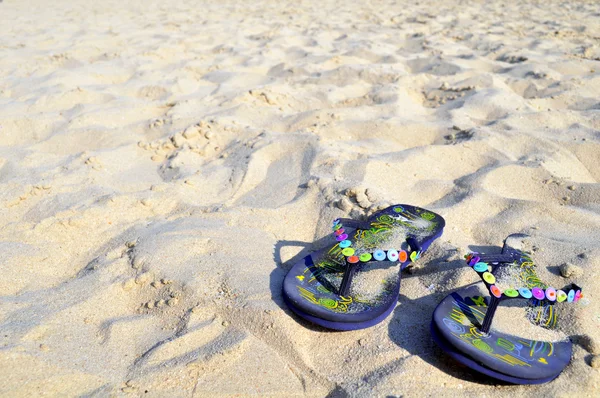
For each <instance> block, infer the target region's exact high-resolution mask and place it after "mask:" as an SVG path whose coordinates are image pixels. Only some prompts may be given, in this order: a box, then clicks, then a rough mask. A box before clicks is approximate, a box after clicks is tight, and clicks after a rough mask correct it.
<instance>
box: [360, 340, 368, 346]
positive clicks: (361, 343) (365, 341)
mask: <svg viewBox="0 0 600 398" xmlns="http://www.w3.org/2000/svg"><path fill="white" fill-rule="evenodd" d="M358 344H359V345H365V344H367V339H360V340H358Z"/></svg>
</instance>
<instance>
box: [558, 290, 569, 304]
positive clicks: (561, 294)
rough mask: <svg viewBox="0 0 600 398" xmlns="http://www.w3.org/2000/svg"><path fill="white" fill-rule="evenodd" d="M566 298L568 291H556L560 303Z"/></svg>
mask: <svg viewBox="0 0 600 398" xmlns="http://www.w3.org/2000/svg"><path fill="white" fill-rule="evenodd" d="M566 299H567V293H565V292H564V291H562V290H557V291H556V301H558V302H559V303H562V302H563V301H565V300H566Z"/></svg>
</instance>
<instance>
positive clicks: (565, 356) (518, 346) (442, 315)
mask: <svg viewBox="0 0 600 398" xmlns="http://www.w3.org/2000/svg"><path fill="white" fill-rule="evenodd" d="M486 300H487V299H486V298H484V297H482V296H479V295H478V294H477V293H476V289H473V288H468V289H465V290H463V291H460V292H455V293H452V294H450V295H448V296H447V297H446V298H445V299H444V300H442V302H440V304H439V305H438V306H437V308H436V309H435V311H434V313H433V319H432V323H431V331H432V335H433V337H434V340H435V341H436V343H437V344H438V345H439V346H440V348H442V349H443V350H444V351H445V352H446V353H448V355H450V356H451V357H453V358H454V359H456V360H457V361H459V362H460V363H462V364H464V365H466V366H468V367H469V368H471V369H473V370H475V371H478V372H480V373H483V374H485V375H488V376H490V377H493V378H496V379H499V380H503V381H506V382H509V383H513V384H541V383H545V382H548V381H550V380H552V379H554V378H556V377H557V376H558V375H559V374H560V373H561V372H562V371H563V369H564V368H565V367H566V366H567V365H568V364H569V362H570V360H571V349H572V345H571V342H569V341H560V342H545V341H536V340H529V339H524V338H520V337H517V336H513V335H509V334H506V333H502V332H499V331H496V330H493V329H492V330H491V331H490V333H489V334H487V335H484V334H482V333H480V332H479V331H478V330H479V329H478V328H479V325H481V322H482V320H483V317H484V316H485V312H486V309H487V301H486ZM523 321H525V322H526V320H525V319H524V320H523Z"/></svg>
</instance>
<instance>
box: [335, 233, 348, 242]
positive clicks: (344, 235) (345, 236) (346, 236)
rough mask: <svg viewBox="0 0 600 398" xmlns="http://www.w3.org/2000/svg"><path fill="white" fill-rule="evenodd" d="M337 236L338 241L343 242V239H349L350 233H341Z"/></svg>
mask: <svg viewBox="0 0 600 398" xmlns="http://www.w3.org/2000/svg"><path fill="white" fill-rule="evenodd" d="M335 238H336V239H337V240H338V242H341V241H343V240H346V239H348V235H346V234H341V235H339V236H336V237H335Z"/></svg>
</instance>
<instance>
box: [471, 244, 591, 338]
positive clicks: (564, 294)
mask: <svg viewBox="0 0 600 398" xmlns="http://www.w3.org/2000/svg"><path fill="white" fill-rule="evenodd" d="M466 258H468V259H467V264H469V266H470V267H471V268H472V269H473V270H474V271H475V272H476V273H477V275H479V277H480V278H481V280H482V281H483V283H484V284H485V286H486V288H487V289H488V291H489V292H490V297H491V300H490V304H489V305H488V309H487V312H486V314H485V318H484V319H483V324H482V326H481V331H482V332H484V333H488V332H489V330H490V327H491V324H492V320H493V318H494V314H495V313H496V308H497V307H498V305H499V304H500V302H501V301H504V300H510V299H525V300H530V299H534V300H537V301H538V302H539V303H541V304H545V305H553V304H554V303H556V302H559V303H561V302H564V301H566V302H568V303H577V302H578V301H579V300H580V299H581V298H583V294H582V293H581V290H582V289H581V287H579V286H577V285H576V284H570V285H567V286H565V287H564V288H562V289H558V290H557V289H555V288H553V287H547V288H545V289H542V288H540V287H534V288H533V289H529V288H527V287H521V288H518V289H505V290H504V291H502V290H500V288H498V286H496V277H495V276H494V274H492V272H491V266H490V265H489V264H488V263H486V262H483V261H481V257H478V256H477V255H474V256H466Z"/></svg>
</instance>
